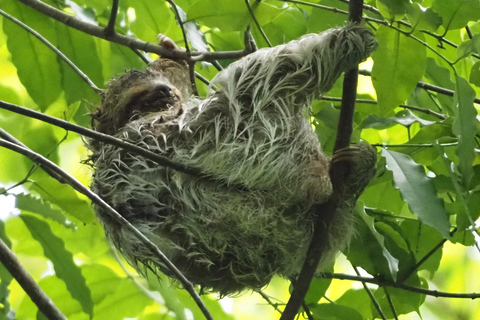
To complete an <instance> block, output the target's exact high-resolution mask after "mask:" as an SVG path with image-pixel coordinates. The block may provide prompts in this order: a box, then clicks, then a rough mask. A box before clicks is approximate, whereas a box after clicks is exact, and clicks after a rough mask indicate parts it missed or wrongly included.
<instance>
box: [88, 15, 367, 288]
mask: <svg viewBox="0 0 480 320" xmlns="http://www.w3.org/2000/svg"><path fill="white" fill-rule="evenodd" d="M375 47H376V41H375V38H374V36H373V34H372V32H371V31H370V30H369V29H368V28H366V27H364V26H362V25H359V24H348V25H346V26H344V27H342V28H337V29H331V30H328V31H326V32H323V33H320V34H309V35H306V36H304V37H302V38H300V39H299V40H296V41H292V42H290V43H287V44H285V45H281V46H277V47H274V48H269V49H262V50H259V51H256V52H254V53H252V54H250V55H248V56H246V57H244V58H242V59H240V60H239V61H237V62H235V63H232V64H231V65H230V66H229V67H228V68H226V69H225V70H223V71H221V72H220V73H219V74H218V76H217V77H216V78H215V79H214V83H215V85H216V86H217V87H218V88H219V89H218V90H216V91H215V92H214V93H212V94H211V96H209V97H207V98H206V99H198V98H196V97H194V96H192V94H191V92H190V83H189V74H188V68H187V67H186V64H184V63H181V62H177V61H173V60H169V59H159V60H157V61H155V62H154V63H152V64H151V65H150V66H149V67H148V68H147V69H146V70H143V71H136V70H132V71H129V72H127V73H125V74H124V75H122V76H121V77H119V78H118V79H115V80H112V81H111V82H110V83H109V88H108V90H107V91H106V92H105V93H104V95H103V97H102V103H101V105H100V106H99V107H98V109H97V111H96V113H95V114H94V115H93V119H94V121H93V123H94V128H95V129H96V130H97V131H99V132H103V133H107V134H110V135H115V136H116V137H119V138H122V139H125V140H127V141H129V142H131V143H134V144H136V145H138V146H140V147H143V148H145V149H148V150H150V151H153V152H156V153H158V154H159V155H162V156H165V157H168V158H169V159H171V160H172V161H175V162H178V163H181V164H184V165H186V166H189V167H192V168H197V169H199V170H200V172H201V176H192V175H189V174H186V173H181V172H178V171H176V170H174V169H171V168H167V167H163V166H160V165H158V164H157V163H154V162H153V161H150V160H147V159H145V158H143V157H142V156H139V155H137V154H134V153H131V152H128V151H126V150H123V149H122V148H119V147H117V146H113V145H108V144H101V143H98V142H91V143H90V148H91V150H92V156H91V159H92V161H93V167H94V170H95V171H94V175H93V183H92V189H93V190H94V191H95V192H96V193H98V194H99V195H100V196H101V197H102V198H103V199H104V200H105V201H106V202H107V203H109V204H110V205H111V206H112V207H113V208H114V209H116V210H117V211H118V212H119V213H120V214H121V215H122V216H123V217H125V218H126V219H127V220H128V221H129V222H130V223H132V224H133V225H134V226H135V227H137V228H138V230H140V231H141V232H142V233H143V234H144V235H145V236H147V237H148V238H149V239H150V240H151V241H152V242H153V243H155V244H156V245H157V246H158V247H159V248H160V250H161V251H162V252H163V253H164V254H165V255H166V256H167V257H168V258H169V259H170V260H171V261H172V262H173V263H174V264H175V265H176V267H177V268H178V269H179V270H180V271H181V272H182V273H183V274H184V275H185V276H186V278H187V279H189V280H190V281H191V282H193V283H194V284H198V285H200V286H201V287H202V288H203V290H206V291H215V292H219V293H220V294H222V295H226V294H232V293H236V292H239V291H241V290H243V289H248V288H250V289H257V288H260V287H262V286H264V285H266V284H267V283H268V282H269V281H270V279H271V278H272V276H273V275H276V274H277V275H281V276H284V277H293V276H295V275H296V274H298V273H299V270H300V268H301V266H302V264H303V261H304V258H305V255H306V252H307V248H308V246H309V242H310V239H311V237H312V232H313V226H314V220H315V219H316V218H320V219H321V214H320V217H315V216H314V214H313V213H312V212H311V210H310V208H311V207H312V205H313V204H321V203H324V202H326V201H327V200H328V199H329V197H330V196H331V195H332V184H331V181H330V177H329V167H330V161H331V159H330V158H329V157H327V156H326V155H325V154H324V153H323V152H322V150H321V148H320V144H319V142H318V139H317V136H316V134H315V132H314V131H313V130H312V126H311V125H310V124H309V122H308V120H307V115H308V110H309V107H310V104H311V102H312V100H313V99H315V98H317V97H319V96H320V95H321V94H322V93H324V92H327V91H328V90H330V89H331V87H332V86H333V84H334V82H335V80H336V79H337V78H338V76H339V75H340V74H341V73H342V72H344V71H346V70H349V69H351V68H353V67H355V66H356V65H357V64H358V63H360V62H361V61H363V60H364V59H366V58H367V57H368V56H369V55H370V53H371V52H372V51H373V50H374V49H375ZM338 159H340V160H342V159H343V160H345V159H346V160H347V161H348V162H349V165H350V173H349V174H348V175H347V177H346V180H345V182H344V185H345V186H346V187H345V189H344V190H345V192H343V193H342V198H341V201H340V202H341V204H340V208H339V209H338V212H337V213H336V214H335V217H334V220H333V222H332V225H331V227H330V229H329V230H328V232H329V235H328V239H329V240H328V246H327V247H328V250H327V251H326V252H324V253H323V258H322V261H321V264H320V268H321V267H322V266H325V264H327V263H328V262H331V261H332V259H333V258H334V256H335V254H336V253H337V252H338V251H339V250H341V249H342V248H343V247H344V246H345V245H346V244H348V242H349V241H350V238H351V236H352V233H353V232H354V219H353V214H352V211H353V210H352V208H353V206H354V204H355V201H356V199H357V198H358V196H359V194H360V193H361V192H362V190H363V189H364V188H365V186H366V185H367V184H368V182H369V181H370V179H371V178H372V177H373V175H374V172H375V162H376V152H375V150H374V149H373V148H372V147H371V146H369V145H366V144H361V145H357V146H356V147H353V148H351V149H349V150H348V154H347V155H346V156H342V155H341V154H340V156H339V157H338ZM204 177H208V178H207V179H205V178H204ZM95 209H96V213H97V215H98V216H99V218H100V219H101V221H102V222H103V224H104V227H105V231H106V234H107V236H108V238H109V239H110V241H111V242H112V243H113V244H114V245H115V246H116V247H117V248H118V249H119V250H120V251H121V253H122V254H123V255H124V256H125V257H126V259H127V260H128V261H129V262H131V263H132V264H133V265H135V266H139V265H140V266H141V265H142V264H143V265H146V266H148V267H149V268H153V269H160V270H161V271H162V272H164V273H166V274H167V275H172V273H171V272H170V271H169V270H168V268H166V267H165V266H164V265H163V264H162V263H161V262H160V261H159V260H158V258H157V257H156V256H155V255H154V254H153V253H152V252H151V251H150V250H149V249H148V248H147V247H146V246H145V245H144V244H143V243H142V242H140V241H139V240H138V239H137V238H136V237H135V236H134V235H133V234H131V233H130V232H129V231H128V230H127V229H126V228H124V227H123V226H121V225H120V224H118V223H117V222H115V220H114V219H112V218H111V217H110V216H109V215H108V214H107V213H106V212H104V211H103V210H102V209H101V208H98V207H96V208H95ZM141 269H142V268H140V270H141Z"/></svg>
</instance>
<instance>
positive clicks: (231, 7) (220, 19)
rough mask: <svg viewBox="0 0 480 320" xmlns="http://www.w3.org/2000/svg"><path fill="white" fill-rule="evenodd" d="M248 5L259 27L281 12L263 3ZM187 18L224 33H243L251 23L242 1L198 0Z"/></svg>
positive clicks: (190, 9) (189, 10)
mask: <svg viewBox="0 0 480 320" xmlns="http://www.w3.org/2000/svg"><path fill="white" fill-rule="evenodd" d="M250 5H251V7H252V10H253V11H254V13H255V17H256V18H257V20H258V22H259V23H260V25H263V24H265V23H268V22H270V21H272V20H273V19H275V17H276V16H278V15H279V14H280V13H281V12H282V11H283V10H282V9H278V8H275V7H274V6H271V5H269V4H266V3H265V2H264V1H262V2H259V1H250ZM187 16H188V19H189V20H196V21H197V22H201V23H204V24H205V25H206V26H208V27H210V28H218V29H220V30H222V31H224V32H230V31H245V30H246V28H247V26H248V25H249V24H250V23H251V22H252V18H251V16H250V13H249V12H248V8H247V6H246V4H245V2H244V1H215V2H212V1H210V0H198V1H196V2H195V3H194V4H193V5H192V6H190V8H189V9H188V11H187Z"/></svg>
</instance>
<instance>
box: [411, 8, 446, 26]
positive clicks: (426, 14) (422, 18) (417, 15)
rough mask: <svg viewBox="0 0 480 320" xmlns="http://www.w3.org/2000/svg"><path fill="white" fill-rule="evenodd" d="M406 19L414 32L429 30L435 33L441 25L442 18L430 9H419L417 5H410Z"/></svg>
mask: <svg viewBox="0 0 480 320" xmlns="http://www.w3.org/2000/svg"><path fill="white" fill-rule="evenodd" d="M407 17H408V20H409V21H410V24H411V25H412V27H413V28H414V29H416V30H429V31H432V32H435V31H436V30H437V29H438V27H439V26H440V25H441V24H442V18H440V16H439V15H438V14H437V13H435V12H434V11H433V10H432V9H430V8H428V9H427V10H425V8H423V7H421V6H420V4H418V3H412V5H411V6H409V7H408V11H407Z"/></svg>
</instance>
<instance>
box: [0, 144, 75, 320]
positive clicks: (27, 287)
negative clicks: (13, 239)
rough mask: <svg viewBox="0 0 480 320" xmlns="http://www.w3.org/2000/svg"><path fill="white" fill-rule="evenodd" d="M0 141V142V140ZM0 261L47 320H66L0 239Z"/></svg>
mask: <svg viewBox="0 0 480 320" xmlns="http://www.w3.org/2000/svg"><path fill="white" fill-rule="evenodd" d="M0 141H1V140H0ZM0 261H1V262H2V264H3V266H4V267H5V269H7V270H8V272H10V274H11V275H12V277H14V278H15V280H17V282H18V284H19V285H20V286H21V287H22V289H23V290H24V291H25V292H26V293H27V294H28V296H29V297H30V299H32V301H33V303H35V305H36V306H37V307H38V310H40V312H42V313H43V314H44V315H45V317H47V318H48V319H49V320H67V317H65V315H63V313H62V312H61V311H60V310H59V309H58V308H57V306H56V305H55V304H54V303H53V301H52V300H51V299H50V298H49V297H48V296H47V295H46V294H45V292H44V291H43V290H42V289H41V288H40V286H39V285H38V284H37V283H36V282H35V280H33V278H32V276H31V275H30V274H29V273H28V272H27V270H25V268H24V267H23V266H22V264H21V263H20V260H18V258H17V256H16V255H15V253H13V252H12V250H10V248H9V247H8V246H7V245H6V244H5V242H4V241H3V240H2V239H1V238H0Z"/></svg>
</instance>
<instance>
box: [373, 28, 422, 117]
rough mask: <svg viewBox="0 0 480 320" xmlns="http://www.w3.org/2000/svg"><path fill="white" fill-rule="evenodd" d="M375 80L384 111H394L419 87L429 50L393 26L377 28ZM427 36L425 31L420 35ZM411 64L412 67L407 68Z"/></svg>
mask: <svg viewBox="0 0 480 320" xmlns="http://www.w3.org/2000/svg"><path fill="white" fill-rule="evenodd" d="M376 36H377V41H378V49H377V50H376V51H375V52H374V53H373V55H372V58H373V60H374V62H375V64H374V65H373V69H372V83H373V86H374V87H375V91H376V92H377V97H378V98H377V99H378V106H379V109H380V113H381V114H382V115H385V114H388V113H391V112H392V110H393V109H394V108H396V107H398V105H399V104H402V103H403V102H404V101H405V100H406V99H407V98H408V97H409V96H410V94H411V93H412V91H413V90H414V89H415V88H416V86H417V82H418V81H419V80H421V78H422V76H423V73H424V71H425V64H426V50H425V47H424V46H422V45H421V44H420V43H418V42H417V41H415V40H413V39H412V38H410V37H407V36H405V35H404V34H402V33H399V32H397V31H395V30H393V29H391V28H387V27H385V26H380V28H378V30H377V34H376ZM417 37H419V38H420V39H423V36H422V35H419V36H417ZM406 66H408V68H406Z"/></svg>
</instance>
